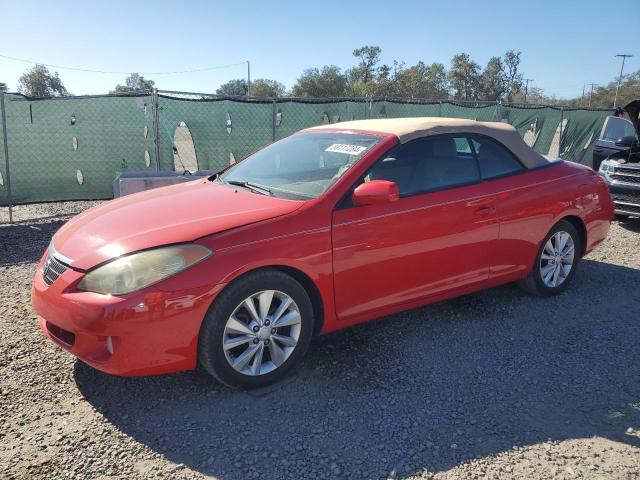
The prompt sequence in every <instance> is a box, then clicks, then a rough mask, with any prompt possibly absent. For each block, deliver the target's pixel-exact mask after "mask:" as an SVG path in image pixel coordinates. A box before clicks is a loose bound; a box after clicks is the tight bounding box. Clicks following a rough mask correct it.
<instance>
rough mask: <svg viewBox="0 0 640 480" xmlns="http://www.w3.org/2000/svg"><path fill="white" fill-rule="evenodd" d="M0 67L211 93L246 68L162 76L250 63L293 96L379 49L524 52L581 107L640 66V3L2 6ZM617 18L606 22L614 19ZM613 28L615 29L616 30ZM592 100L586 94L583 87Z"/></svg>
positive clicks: (12, 84)
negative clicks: (623, 60)
mask: <svg viewBox="0 0 640 480" xmlns="http://www.w3.org/2000/svg"><path fill="white" fill-rule="evenodd" d="M0 7H1V10H0V11H1V12H2V13H1V17H2V28H1V29H0V55H5V56H11V57H16V58H22V59H27V60H33V61H37V62H40V63H45V64H54V65H59V66H66V67H75V68H82V69H90V70H103V71H117V72H134V71H136V72H140V73H142V74H143V75H145V77H147V76H148V77H150V78H152V79H153V80H155V81H156V84H157V86H158V87H159V88H163V89H168V90H186V91H196V92H214V91H215V89H216V88H217V87H218V86H219V85H220V84H221V83H224V82H226V81H227V80H229V79H232V78H238V77H244V76H246V65H236V66H233V67H227V68H220V69H216V70H208V71H202V72H193V73H183V74H168V75H160V74H159V73H153V72H171V71H182V70H193V69H203V68H208V67H214V66H221V65H228V64H234V63H238V62H243V61H245V60H250V61H251V77H252V78H260V77H266V78H273V79H276V80H279V81H280V82H282V83H284V84H285V85H286V86H287V87H291V86H292V85H293V83H295V80H296V78H297V77H298V76H299V74H300V73H301V72H302V70H304V69H305V68H308V67H314V66H322V65H325V64H335V65H338V66H340V67H342V68H348V67H350V66H351V65H353V64H354V60H355V59H354V58H353V57H352V55H351V52H352V51H353V49H355V48H357V47H360V46H362V45H379V46H380V47H382V50H383V61H384V62H386V63H391V62H392V61H393V60H394V59H397V60H402V61H405V62H406V64H407V65H412V64H414V63H416V62H417V61H419V60H423V61H425V62H426V63H431V62H441V63H444V64H445V66H447V67H448V66H449V62H450V60H451V57H452V56H453V55H454V54H456V53H459V52H467V53H469V54H470V55H471V57H472V58H473V59H474V60H475V61H476V62H478V63H479V64H480V65H482V66H484V65H485V64H486V62H487V60H488V59H489V58H490V57H491V56H493V55H501V54H502V53H504V52H505V51H506V50H508V49H513V50H519V51H522V64H521V68H522V72H523V73H524V75H525V77H528V78H532V79H533V80H534V81H533V83H531V86H535V87H540V88H543V89H544V91H545V93H546V94H549V95H552V94H553V95H557V96H559V97H574V96H578V95H580V94H581V93H582V88H583V85H584V84H587V83H590V82H595V83H598V84H605V83H607V82H609V81H611V80H612V79H614V78H615V77H616V76H617V75H618V73H619V70H620V59H618V58H615V55H616V54H617V53H630V54H634V55H635V56H634V57H633V58H631V59H629V60H627V65H626V66H625V71H626V72H632V71H635V70H638V69H640V51H638V47H637V45H638V42H637V35H636V32H635V31H634V30H633V28H630V27H629V26H625V25H624V24H623V23H622V21H623V20H624V19H625V18H627V19H630V20H632V22H631V24H630V25H635V24H636V23H637V20H638V19H639V18H640V1H639V0H616V2H605V1H604V0H598V1H596V0H581V1H578V0H564V1H562V0H538V1H536V2H522V1H506V0H504V1H501V0H484V1H472V0H459V1H450V0H440V1H428V0H422V1H420V0H416V1H401V0H395V1H393V2H377V1H367V2H364V1H347V0H341V1H333V0H323V1H315V2H309V3H308V4H306V5H305V4H304V2H302V1H283V2H279V1H276V0H272V1H264V0H263V1H255V2H253V1H249V0H245V1H242V2H240V1H237V0H236V1H233V0H231V1H226V2H217V1H216V2H214V1H210V2H205V1H197V2H196V1H194V2H187V1H173V2H168V1H115V0H109V1H103V2H102V3H101V4H98V2H87V1H83V2H79V1H76V2H74V1H65V0H57V1H55V2H44V1H41V2H36V1H29V0H21V1H20V2H16V1H5V0H0ZM612 8H613V9H615V12H611V11H610V10H611V9H612ZM614 18H617V19H619V21H615V20H614ZM31 66H32V65H31V64H28V63H22V62H19V61H15V60H9V59H6V58H0V81H2V82H6V83H7V84H8V85H9V88H10V90H16V89H17V86H18V77H19V76H20V75H21V73H22V72H24V71H25V70H26V69H27V68H29V67H31ZM50 70H57V71H58V72H59V74H60V77H61V78H62V80H63V82H64V84H65V86H66V87H67V89H68V90H70V91H71V92H73V93H74V94H88V93H106V92H108V91H109V90H110V89H113V87H114V86H115V85H116V84H117V83H123V81H124V78H125V77H126V75H125V74H111V73H91V72H78V71H73V70H67V69H64V68H50ZM587 88H588V87H587Z"/></svg>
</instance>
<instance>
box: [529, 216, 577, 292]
mask: <svg viewBox="0 0 640 480" xmlns="http://www.w3.org/2000/svg"><path fill="white" fill-rule="evenodd" d="M580 251H581V243H580V236H579V235H578V232H577V231H576V229H575V227H574V226H573V225H572V224H571V223H569V222H567V221H566V220H561V221H560V222H558V223H557V224H556V225H555V226H554V227H553V228H552V229H551V231H550V232H549V233H548V234H547V236H546V237H545V239H544V240H543V242H542V245H541V247H540V249H539V251H538V255H537V256H536V261H535V263H534V265H533V268H532V269H531V272H529V275H528V276H527V278H525V279H524V280H523V281H522V282H520V286H521V287H522V288H523V289H524V290H526V291H527V292H529V293H532V294H534V295H538V296H549V295H556V294H558V293H560V292H561V291H563V290H564V289H565V288H567V286H569V283H570V282H571V280H572V279H573V277H574V275H575V273H576V267H577V265H578V261H579V259H580Z"/></svg>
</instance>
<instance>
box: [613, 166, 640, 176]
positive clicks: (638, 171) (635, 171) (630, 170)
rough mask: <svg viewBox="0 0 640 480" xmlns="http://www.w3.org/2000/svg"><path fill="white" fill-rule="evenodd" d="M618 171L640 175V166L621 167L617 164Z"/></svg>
mask: <svg viewBox="0 0 640 480" xmlns="http://www.w3.org/2000/svg"><path fill="white" fill-rule="evenodd" d="M615 171H616V173H618V172H620V173H630V174H631V175H638V176H640V167H619V166H617V165H616V170H615Z"/></svg>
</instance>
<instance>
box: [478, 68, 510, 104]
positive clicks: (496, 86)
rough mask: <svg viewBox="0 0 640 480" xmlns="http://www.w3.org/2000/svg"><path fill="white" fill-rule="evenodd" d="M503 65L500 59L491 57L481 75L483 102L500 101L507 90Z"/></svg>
mask: <svg viewBox="0 0 640 480" xmlns="http://www.w3.org/2000/svg"><path fill="white" fill-rule="evenodd" d="M502 71H503V65H502V60H501V59H500V57H491V59H489V62H488V63H487V66H486V67H485V68H484V70H483V71H482V73H481V74H480V96H481V98H482V100H492V101H496V100H500V99H502V97H503V96H504V94H505V91H506V89H507V86H506V80H505V78H504V75H503V73H502Z"/></svg>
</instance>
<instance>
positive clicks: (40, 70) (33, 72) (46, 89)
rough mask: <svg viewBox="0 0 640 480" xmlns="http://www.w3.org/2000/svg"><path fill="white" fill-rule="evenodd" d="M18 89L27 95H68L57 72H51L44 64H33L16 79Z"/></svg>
mask: <svg viewBox="0 0 640 480" xmlns="http://www.w3.org/2000/svg"><path fill="white" fill-rule="evenodd" d="M18 91H19V92H20V93H24V94H25V95H27V96H29V97H59V96H63V95H69V92H68V91H67V89H66V88H65V87H64V85H63V84H62V80H60V77H59V76H58V72H54V73H53V74H51V72H49V69H48V68H47V67H45V66H44V65H35V66H34V67H33V68H31V69H30V70H27V71H26V72H25V73H23V74H22V76H21V77H20V78H19V79H18Z"/></svg>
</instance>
